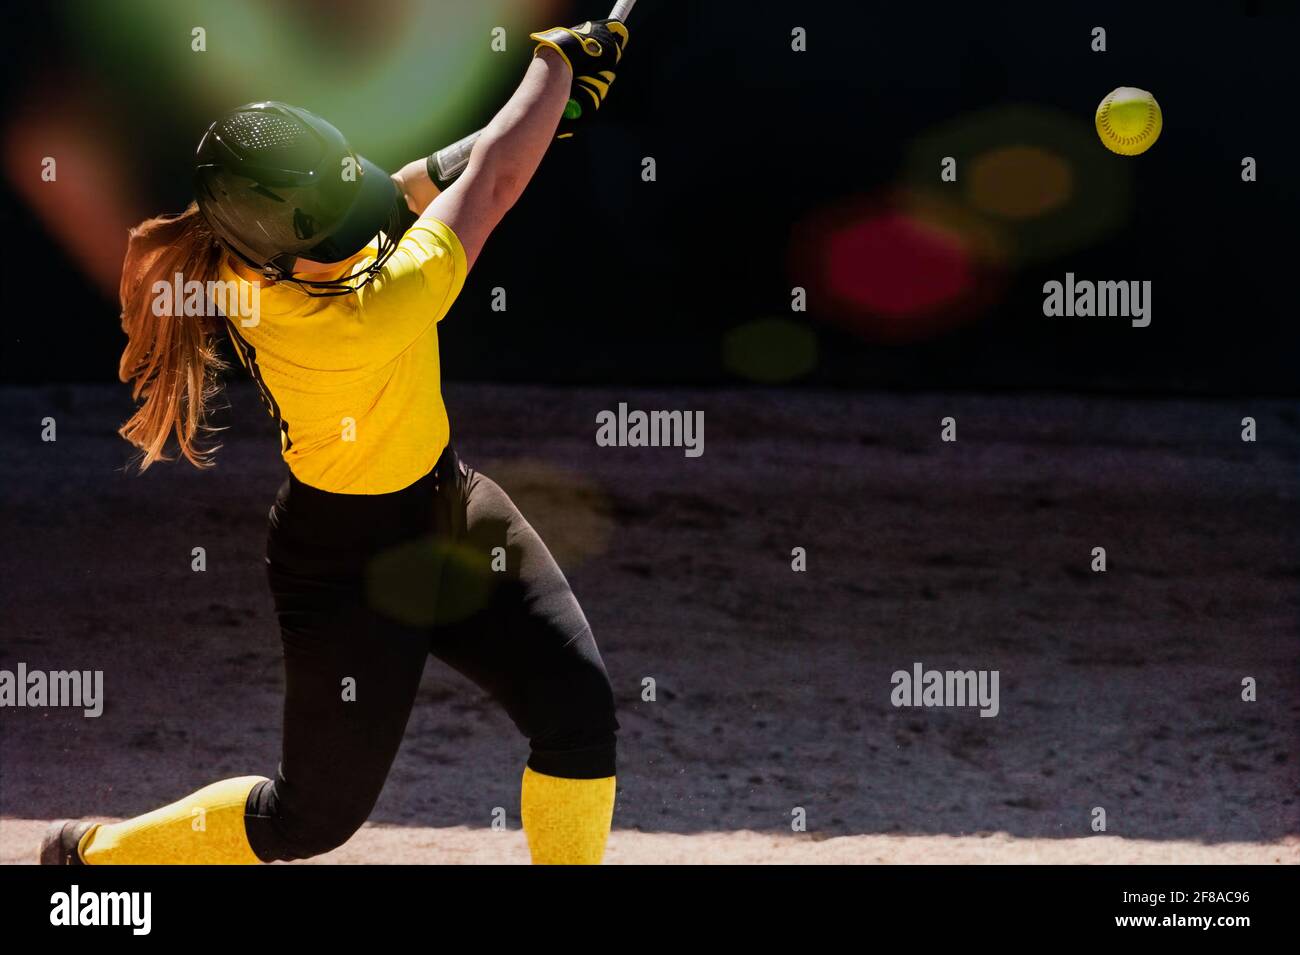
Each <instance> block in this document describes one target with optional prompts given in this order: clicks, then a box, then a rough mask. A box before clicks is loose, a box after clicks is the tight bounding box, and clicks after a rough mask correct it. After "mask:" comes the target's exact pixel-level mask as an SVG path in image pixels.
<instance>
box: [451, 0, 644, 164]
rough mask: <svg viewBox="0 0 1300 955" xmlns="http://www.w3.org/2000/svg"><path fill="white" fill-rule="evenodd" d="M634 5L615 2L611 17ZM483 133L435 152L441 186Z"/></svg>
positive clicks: (624, 16) (627, 0)
mask: <svg viewBox="0 0 1300 955" xmlns="http://www.w3.org/2000/svg"><path fill="white" fill-rule="evenodd" d="M634 6H636V0H618V2H617V3H615V4H614V9H613V10H611V11H610V12H609V19H611V20H621V21H623V22H624V23H626V22H627V17H628V14H630V13H631V12H632V8H633V7H634ZM482 133H483V130H481V129H480V130H478V131H477V132H473V133H470V134H469V135H468V136H466V137H465V138H464V139H458V140H456V142H454V143H452V144H451V145H450V146H444V147H443V148H442V149H439V150H438V151H437V152H436V153H434V154H433V167H434V168H435V169H436V170H437V173H438V176H437V180H438V186H439V187H440V188H441V187H445V186H446V185H447V183H449V182H451V181H452V180H453V179H455V178H456V177H457V176H459V175H460V174H461V173H462V172H464V171H465V167H466V166H468V165H469V154H470V150H472V149H473V148H474V144H475V143H476V142H478V138H479V136H481V135H482Z"/></svg>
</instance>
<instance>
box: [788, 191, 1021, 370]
mask: <svg viewBox="0 0 1300 955" xmlns="http://www.w3.org/2000/svg"><path fill="white" fill-rule="evenodd" d="M792 248H793V251H792V267H791V274H792V276H794V277H795V280H796V281H803V282H807V283H808V285H809V296H810V302H811V303H812V304H811V305H810V308H811V309H813V310H814V311H816V312H817V313H818V314H825V315H827V316H828V317H830V318H832V319H834V320H836V321H837V322H838V323H839V324H841V325H842V326H844V327H846V328H848V329H849V330H851V331H853V332H854V333H855V334H857V335H858V336H859V337H861V338H863V339H866V340H868V341H873V342H878V343H882V344H903V343H912V342H920V341H925V340H928V339H931V338H934V337H937V336H939V335H941V334H943V333H945V332H947V331H950V330H951V329H953V328H955V327H957V326H959V325H961V324H963V323H965V322H967V321H969V320H970V319H971V318H972V317H973V316H974V315H976V314H978V313H979V311H980V310H981V309H982V307H983V306H984V305H985V304H986V303H987V301H988V300H989V297H990V291H991V289H992V288H993V287H994V286H995V284H996V282H995V278H996V276H997V273H998V265H999V261H1000V259H999V252H1000V246H999V244H998V241H997V237H996V235H995V234H994V233H992V232H991V231H990V230H989V229H987V228H986V227H984V226H983V225H982V224H981V223H979V222H978V221H977V220H975V219H973V218H972V217H971V216H970V215H969V214H967V213H965V212H964V211H963V210H962V209H961V208H960V207H958V206H954V205H951V204H948V203H943V202H941V201H936V200H935V199H934V198H933V197H928V196H918V195H914V194H912V193H910V192H908V191H906V190H902V191H897V192H893V193H889V194H886V195H884V196H882V197H880V198H878V199H875V200H859V201H857V202H848V203H843V202H842V203H837V204H836V205H835V206H834V207H832V208H830V209H827V210H824V211H823V212H821V213H819V214H817V215H814V216H812V217H810V218H809V219H807V220H805V221H804V223H803V224H802V225H801V226H800V228H799V229H798V230H797V231H796V233H795V238H794V243H793V247H792Z"/></svg>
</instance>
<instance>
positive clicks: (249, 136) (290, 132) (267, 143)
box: [221, 113, 308, 149]
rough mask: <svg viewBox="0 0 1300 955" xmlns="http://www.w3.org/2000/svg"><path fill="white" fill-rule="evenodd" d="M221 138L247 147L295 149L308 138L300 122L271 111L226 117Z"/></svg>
mask: <svg viewBox="0 0 1300 955" xmlns="http://www.w3.org/2000/svg"><path fill="white" fill-rule="evenodd" d="M221 138H222V139H225V140H227V141H230V142H234V143H236V144H238V145H239V146H241V147H243V148H245V149H293V148H294V147H296V146H299V145H301V144H302V143H304V142H306V141H307V140H308V136H307V133H306V132H305V131H304V130H303V128H302V127H301V126H300V125H299V124H297V123H293V122H290V121H289V120H287V119H284V118H283V117H280V116H275V115H273V114H270V113H236V114H235V115H234V116H231V117H229V118H227V119H226V121H225V123H224V124H223V127H222V131H221Z"/></svg>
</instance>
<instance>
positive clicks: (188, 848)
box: [77, 776, 265, 865]
mask: <svg viewBox="0 0 1300 955" xmlns="http://www.w3.org/2000/svg"><path fill="white" fill-rule="evenodd" d="M264 778H265V777H262V776H240V777H238V778H236V779H223V780H222V781H221V782H219V783H213V784H212V785H211V786H205V787H203V788H202V789H200V790H199V791H198V792H196V793H194V795H192V796H186V797H185V798H184V799H182V800H180V801H179V802H174V803H172V804H171V805H170V806H163V807H162V808H161V809H155V810H154V811H153V812H149V813H145V814H144V815H143V816H136V817H135V818H134V819H126V820H124V821H122V822H110V823H104V824H103V825H99V826H96V827H95V828H93V829H91V830H90V831H89V832H87V833H86V834H85V835H84V836H83V837H82V839H81V843H80V844H79V845H78V846H77V848H78V851H79V852H80V853H81V858H82V861H84V862H85V863H86V865H186V864H194V865H252V864H254V863H257V862H260V861H261V860H260V859H258V858H257V856H255V855H254V854H253V850H252V848H251V847H250V846H249V844H248V836H247V835H245V833H244V802H245V800H247V799H248V794H249V792H251V791H252V789H253V787H254V786H255V785H257V784H258V783H260V782H261V781H262V780H263V779H264Z"/></svg>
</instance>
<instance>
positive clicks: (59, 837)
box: [41, 819, 96, 865]
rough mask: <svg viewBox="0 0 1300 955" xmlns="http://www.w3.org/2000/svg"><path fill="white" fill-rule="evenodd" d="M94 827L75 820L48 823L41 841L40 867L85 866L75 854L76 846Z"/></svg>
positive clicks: (91, 823)
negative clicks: (48, 825)
mask: <svg viewBox="0 0 1300 955" xmlns="http://www.w3.org/2000/svg"><path fill="white" fill-rule="evenodd" d="M95 825H96V824H95V823H93V822H83V821H80V820H77V819H60V820H59V821H58V822H52V823H50V827H49V828H48V829H46V830H45V838H44V839H42V840H41V865H85V864H86V863H84V862H83V861H81V856H80V855H78V854H77V844H78V843H79V842H81V838H82V836H84V835H85V834H86V833H87V832H89V831H90V830H91V829H93V828H94V827H95Z"/></svg>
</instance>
